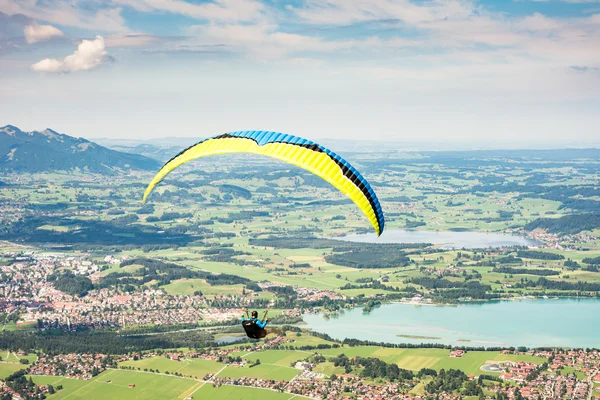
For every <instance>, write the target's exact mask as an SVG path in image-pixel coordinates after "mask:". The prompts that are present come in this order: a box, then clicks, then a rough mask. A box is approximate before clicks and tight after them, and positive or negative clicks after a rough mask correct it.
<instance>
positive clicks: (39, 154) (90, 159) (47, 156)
mask: <svg viewBox="0 0 600 400" xmlns="http://www.w3.org/2000/svg"><path fill="white" fill-rule="evenodd" d="M160 166H161V163H160V162H159V161H157V160H155V159H153V158H149V157H146V156H143V155H140V154H132V153H124V152H120V151H116V150H112V149H109V148H106V147H104V146H101V145H99V144H97V143H94V142H90V141H89V140H86V139H83V138H75V137H73V136H69V135H65V134H62V133H58V132H56V131H54V130H52V129H45V130H43V131H32V132H24V131H22V130H20V129H19V128H17V127H16V126H12V125H6V126H3V127H0V171H7V172H8V171H13V172H43V171H46V172H52V171H72V170H80V171H87V172H92V173H99V174H113V173H115V172H117V171H129V170H157V169H158V168H160Z"/></svg>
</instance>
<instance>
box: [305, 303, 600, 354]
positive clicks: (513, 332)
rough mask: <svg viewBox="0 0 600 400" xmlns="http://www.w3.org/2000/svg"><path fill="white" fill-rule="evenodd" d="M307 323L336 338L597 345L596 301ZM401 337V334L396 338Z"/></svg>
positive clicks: (599, 309)
mask: <svg viewBox="0 0 600 400" xmlns="http://www.w3.org/2000/svg"><path fill="white" fill-rule="evenodd" d="M304 321H305V322H306V323H307V324H308V325H307V326H306V327H307V328H309V329H312V330H314V331H317V332H322V333H327V334H328V335H330V336H331V337H333V338H335V339H340V340H343V339H344V338H356V339H362V340H372V341H377V342H389V343H444V344H452V345H464V346H486V347H492V346H527V347H535V346H565V347H596V348H599V347H600V299H537V300H507V301H490V302H476V303H475V302H469V303H461V304H459V305H456V306H433V305H413V304H403V303H392V304H384V305H382V306H380V307H378V308H375V309H373V311H372V312H371V313H368V314H367V313H363V311H362V309H361V308H356V309H353V310H346V311H345V312H343V313H342V314H341V315H340V316H337V317H333V318H331V319H329V320H327V319H325V318H324V317H323V316H321V315H306V316H305V317H304ZM399 335H400V336H399Z"/></svg>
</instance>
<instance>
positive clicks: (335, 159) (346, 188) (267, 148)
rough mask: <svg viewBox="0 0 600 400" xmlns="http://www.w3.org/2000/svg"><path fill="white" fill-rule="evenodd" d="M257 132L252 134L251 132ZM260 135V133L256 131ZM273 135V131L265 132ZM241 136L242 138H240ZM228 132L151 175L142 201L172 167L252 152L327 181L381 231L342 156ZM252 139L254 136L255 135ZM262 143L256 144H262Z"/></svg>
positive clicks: (377, 214) (364, 189)
mask: <svg viewBox="0 0 600 400" xmlns="http://www.w3.org/2000/svg"><path fill="white" fill-rule="evenodd" d="M254 132H257V131H251V132H250V133H254ZM258 132H261V131H258ZM266 133H270V134H273V133H272V132H266ZM242 134H244V135H245V137H244V136H241V135H242ZM237 135H240V136H236V133H231V134H224V135H220V136H216V137H213V138H210V139H206V140H204V141H202V142H200V143H197V144H195V145H194V146H191V147H190V148H188V149H186V150H184V151H182V152H181V153H179V154H178V155H177V156H175V157H174V158H172V159H171V160H170V161H168V162H167V163H166V164H165V165H164V166H163V167H162V168H161V169H160V171H158V173H157V174H156V175H155V176H154V178H153V179H152V181H151V182H150V184H149V185H148V187H147V188H146V191H145V193H144V198H143V202H144V203H145V202H146V200H147V199H148V196H149V195H150V193H152V190H154V188H155V187H156V186H157V185H158V184H159V183H160V182H161V181H162V180H163V179H164V178H165V177H166V176H167V175H168V174H169V173H170V172H171V171H173V170H174V169H175V168H177V167H179V166H180V165H182V164H185V163H187V162H188V161H192V160H195V159H198V158H201V157H208V156H213V155H217V154H229V153H253V154H260V155H263V156H267V157H271V158H275V159H278V160H281V161H284V162H287V163H289V164H293V165H295V166H297V167H300V168H303V169H305V170H307V171H309V172H312V173H313V174H315V175H317V176H319V177H321V178H322V179H324V180H325V181H327V182H329V183H330V184H331V185H333V186H334V187H335V188H336V189H338V190H339V191H340V192H342V193H344V194H345V195H346V196H348V197H349V198H350V199H351V200H352V201H353V202H354V203H355V204H356V205H357V206H358V208H360V210H361V211H362V212H363V213H364V214H365V215H366V216H367V218H368V219H369V221H370V222H371V224H372V225H373V228H374V229H375V232H376V233H377V235H378V236H379V235H380V234H381V233H382V231H383V213H382V212H381V206H380V205H379V201H378V199H377V197H376V196H375V194H374V192H373V191H372V189H371V187H370V185H369V184H368V183H367V182H366V181H365V180H364V178H362V176H360V174H359V173H358V172H357V171H356V170H355V169H354V168H353V167H352V166H351V165H349V164H348V163H347V162H346V161H344V160H343V159H342V158H341V157H339V156H337V155H336V154H335V153H333V152H330V151H329V150H327V149H325V148H323V147H322V146H319V145H317V144H315V143H312V142H309V141H306V140H304V139H300V138H297V137H294V136H291V135H283V134H276V135H280V136H283V138H279V139H280V140H273V139H277V137H273V135H271V137H267V140H265V137H264V136H263V137H256V138H255V137H248V136H250V135H249V134H248V132H241V133H237ZM254 136H257V135H256V134H254ZM261 142H262V144H259V143H261Z"/></svg>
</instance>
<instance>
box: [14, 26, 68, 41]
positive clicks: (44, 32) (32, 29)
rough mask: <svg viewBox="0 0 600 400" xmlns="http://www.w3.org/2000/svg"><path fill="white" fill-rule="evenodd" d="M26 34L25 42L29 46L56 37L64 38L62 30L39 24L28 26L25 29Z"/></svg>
mask: <svg viewBox="0 0 600 400" xmlns="http://www.w3.org/2000/svg"><path fill="white" fill-rule="evenodd" d="M24 33H25V40H26V41H27V43H29V44H33V43H37V42H44V41H46V40H50V39H52V38H55V37H61V36H64V33H62V31H61V30H60V29H58V28H55V27H53V26H52V25H39V24H37V23H33V24H31V25H27V26H26V27H25V29H24Z"/></svg>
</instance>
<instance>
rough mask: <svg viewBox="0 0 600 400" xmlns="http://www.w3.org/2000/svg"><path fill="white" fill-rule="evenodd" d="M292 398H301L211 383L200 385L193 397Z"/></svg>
mask: <svg viewBox="0 0 600 400" xmlns="http://www.w3.org/2000/svg"><path fill="white" fill-rule="evenodd" d="M292 398H296V399H302V398H304V397H302V396H295V395H293V394H288V393H278V392H274V391H272V390H265V389H254V388H245V387H236V386H221V387H219V388H214V387H213V385H212V384H210V383H207V384H206V385H204V386H202V388H200V389H199V390H198V391H197V392H196V393H195V394H194V399H215V400H216V399H227V400H291V399H292Z"/></svg>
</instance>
